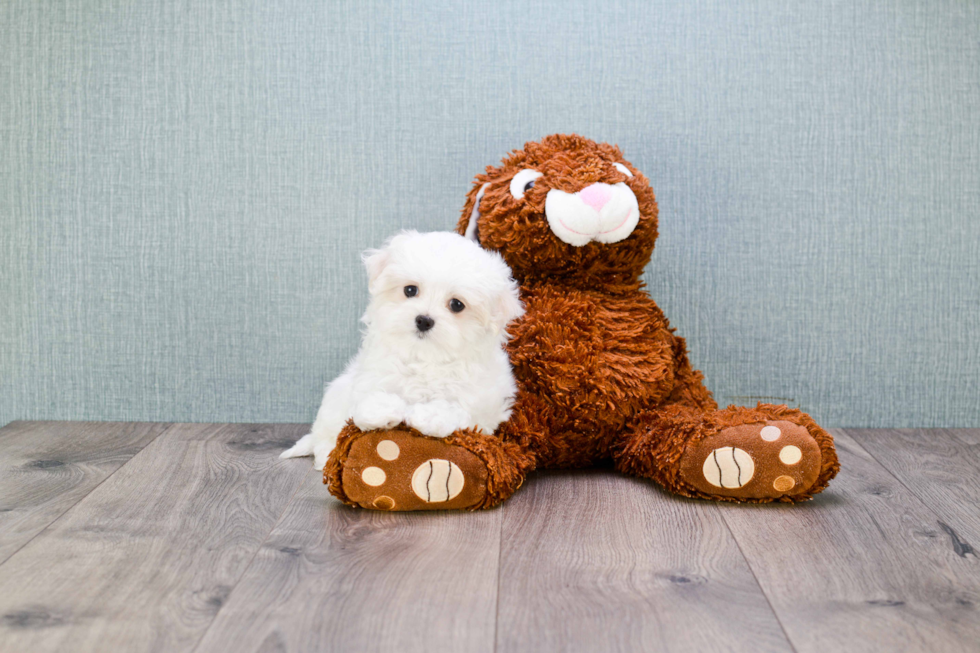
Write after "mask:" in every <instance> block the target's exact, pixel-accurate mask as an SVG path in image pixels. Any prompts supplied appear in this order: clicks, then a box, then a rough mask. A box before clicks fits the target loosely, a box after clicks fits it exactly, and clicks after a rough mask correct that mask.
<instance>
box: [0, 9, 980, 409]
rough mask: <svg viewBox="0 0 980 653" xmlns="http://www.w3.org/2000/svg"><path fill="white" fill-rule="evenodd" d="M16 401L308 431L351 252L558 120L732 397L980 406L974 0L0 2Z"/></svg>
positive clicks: (337, 360) (342, 315) (344, 345)
mask: <svg viewBox="0 0 980 653" xmlns="http://www.w3.org/2000/svg"><path fill="white" fill-rule="evenodd" d="M0 44H2V45H0V51H2V54H0V220H2V235H0V238H2V246H0V270H2V276H0V298H2V304H0V376H2V380H0V424H3V423H5V422H7V421H9V420H11V419H32V418H51V419H100V420H101V419H106V420H123V419H125V420H129V419H142V420H187V421H211V420H229V421H253V420H254V421H310V420H312V418H313V416H314V413H315V410H316V407H317V404H318V402H319V399H320V394H321V391H322V386H323V384H324V382H326V381H327V380H329V379H330V378H332V377H333V376H334V375H336V374H337V373H338V372H339V371H340V369H341V367H342V366H343V364H344V363H345V361H346V360H347V359H348V357H350V356H351V355H352V354H353V353H354V351H355V350H356V347H357V342H358V322H357V319H358V317H359V315H360V312H361V311H362V309H363V307H364V305H365V302H366V297H365V295H366V290H365V278H364V274H363V272H362V270H361V267H360V261H359V256H358V255H359V252H360V251H361V250H363V249H364V248H366V247H369V246H374V245H377V244H379V243H380V242H382V240H383V239H384V238H385V237H386V236H387V235H389V234H391V233H392V232H394V231H396V230H397V229H400V228H404V227H416V228H419V229H423V230H433V229H445V228H450V227H451V226H452V225H454V224H455V222H456V219H457V217H458V214H459V211H460V208H461V207H462V204H463V199H464V194H465V193H466V191H467V190H468V189H469V187H470V183H471V180H472V178H473V176H474V175H475V174H477V173H478V172H480V171H482V170H483V168H484V166H486V165H488V164H493V163H496V162H498V161H499V160H500V158H501V157H502V156H503V155H504V154H505V153H506V152H507V151H508V150H510V149H512V148H516V147H519V146H521V145H522V144H523V143H524V142H525V141H527V140H530V139H536V138H539V137H540V136H543V135H545V134H548V133H552V132H578V133H581V134H584V135H587V136H589V137H591V138H594V139H597V140H605V141H610V142H614V143H618V144H619V145H620V146H621V147H622V149H623V151H624V152H625V154H626V157H627V159H629V160H630V161H632V162H633V163H634V164H636V165H637V166H638V167H639V168H640V169H641V170H643V171H644V172H645V173H646V174H647V175H648V176H649V177H650V179H651V180H652V182H653V185H654V189H655V191H656V193H657V197H658V200H659V203H660V215H661V234H662V235H661V238H660V241H659V243H658V246H657V250H656V252H655V253H654V259H653V263H652V264H651V266H650V268H649V270H648V271H647V274H646V279H647V282H648V284H649V288H650V290H651V293H652V295H653V296H654V298H655V299H656V300H657V301H658V302H660V304H661V305H662V306H663V308H664V310H665V311H666V313H667V315H668V316H669V317H670V319H671V321H672V323H673V324H674V326H676V327H678V328H679V330H680V332H681V333H682V334H683V335H684V336H686V337H687V338H688V342H689V343H690V348H691V352H692V359H693V361H694V363H695V365H696V366H698V367H700V368H701V369H702V370H704V372H705V373H706V375H707V379H708V385H709V387H710V388H711V389H712V390H713V391H714V392H715V395H716V397H717V398H718V400H719V402H720V403H754V402H755V401H756V399H757V398H763V399H768V400H773V401H776V402H785V403H789V404H791V405H796V406H799V407H802V408H804V409H805V410H807V411H810V412H811V413H812V414H813V415H814V417H816V418H817V419H818V420H820V421H821V422H822V423H823V424H824V425H826V426H839V425H852V426H911V425H917V426H977V425H980V219H978V213H980V211H978V207H980V3H976V2H969V1H966V0H942V1H937V0H920V1H915V2H913V1H910V0H895V1H894V2H879V1H877V0H860V1H859V2H809V1H801V2H789V3H788V2H786V1H785V0H779V1H772V2H762V1H753V2H729V1H727V0H702V1H700V2H692V3H686V2H670V1H657V2H651V1H650V0H635V1H612V2H602V3H598V2H595V3H592V2H578V1H571V2H570V1H568V0H554V1H552V2H542V3H533V2H524V1H510V0H509V1H507V2H482V3H476V2H473V3H470V2H446V1H443V0H439V1H433V0H429V1H427V2H417V3H402V2H395V3H392V2H388V1H387V0H385V1H365V0H349V1H344V2H332V1H327V2H321V1H318V0H294V1H270V0H255V1H251V2H245V1H233V2H224V1H220V2H190V1H179V0H145V1H138V0H128V1H121V0H116V1H95V0H92V1H85V2H81V1H76V2H55V1H52V0H7V1H5V2H3V3H0Z"/></svg>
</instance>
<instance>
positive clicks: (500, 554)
mask: <svg viewBox="0 0 980 653" xmlns="http://www.w3.org/2000/svg"><path fill="white" fill-rule="evenodd" d="M507 508H508V505H507V504H504V505H503V506H501V507H500V535H499V537H498V538H497V596H496V597H495V600H494V607H493V648H492V649H490V650H492V651H493V652H494V653H497V634H498V631H499V629H500V569H501V566H502V565H503V560H504V515H505V513H504V510H506V509H507Z"/></svg>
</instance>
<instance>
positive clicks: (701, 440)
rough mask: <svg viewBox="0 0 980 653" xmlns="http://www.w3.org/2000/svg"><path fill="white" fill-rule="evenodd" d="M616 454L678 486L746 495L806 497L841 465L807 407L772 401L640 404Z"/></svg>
mask: <svg viewBox="0 0 980 653" xmlns="http://www.w3.org/2000/svg"><path fill="white" fill-rule="evenodd" d="M615 461H616V466H617V468H618V469H619V470H620V471H623V472H625V473H628V474H632V475H636V476H643V477H647V478H651V479H653V480H655V481H657V482H658V483H660V484H661V485H663V486H664V487H665V488H667V489H668V490H670V491H672V492H676V493H678V494H683V495H685V496H690V497H700V498H705V499H718V500H727V501H751V502H769V501H789V502H795V501H803V500H806V499H809V498H811V497H812V496H813V495H814V494H816V493H818V492H820V491H821V490H823V489H824V488H826V487H827V484H828V483H829V482H830V480H831V479H832V478H833V477H834V476H835V475H836V474H837V470H838V469H839V468H840V465H839V464H838V462H837V452H836V451H835V449H834V440H833V437H831V436H830V434H828V433H827V432H826V431H824V430H823V429H822V428H820V427H819V426H818V425H817V424H816V422H814V421H813V419H811V418H810V416H809V415H807V414H806V413H803V412H801V411H799V410H795V409H792V408H788V407H786V406H775V405H771V404H759V405H758V406H757V407H756V408H743V407H736V406H729V407H728V408H725V409H722V410H709V411H701V410H699V409H697V408H694V407H691V406H690V405H682V404H673V405H668V406H664V407H661V408H658V409H656V410H651V411H648V412H645V413H643V414H641V415H640V416H639V417H638V419H637V420H635V422H634V424H633V425H632V427H631V428H630V429H628V430H627V432H626V433H624V436H623V442H622V444H621V445H620V447H619V448H618V450H617V452H616V456H615Z"/></svg>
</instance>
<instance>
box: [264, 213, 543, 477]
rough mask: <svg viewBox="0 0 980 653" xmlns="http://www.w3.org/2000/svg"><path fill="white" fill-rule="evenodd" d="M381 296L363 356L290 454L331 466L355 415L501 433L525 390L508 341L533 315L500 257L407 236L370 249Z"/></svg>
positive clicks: (382, 425) (362, 419) (363, 422)
mask: <svg viewBox="0 0 980 653" xmlns="http://www.w3.org/2000/svg"><path fill="white" fill-rule="evenodd" d="M363 258H364V264H365V266H366V267H367V273H368V291H369V292H370V294H371V300H370V303H369V304H368V307H367V311H366V312H365V313H364V316H363V317H362V318H361V321H362V322H363V323H364V325H365V327H366V328H365V330H364V334H363V341H362V343H361V350H360V351H359V352H358V353H357V355H356V356H355V357H354V358H353V360H351V362H350V363H349V364H348V365H347V368H346V369H345V370H344V372H343V374H341V375H340V376H339V377H337V378H336V379H334V381H333V382H331V383H330V384H329V385H328V386H327V390H326V392H325V393H324V395H323V402H322V403H321V404H320V410H319V411H317V415H316V421H315V422H314V423H313V428H312V430H311V432H310V433H309V434H307V435H305V436H303V437H302V438H301V439H300V440H299V442H297V443H296V445H295V446H294V447H292V448H291V449H289V450H287V451H284V452H283V453H282V455H281V458H294V457H298V456H308V455H310V454H311V453H312V454H313V456H314V465H315V467H316V468H317V469H323V465H324V463H325V462H326V460H327V456H328V455H329V454H330V451H331V450H332V449H333V447H334V445H335V444H336V442H337V435H338V434H339V433H340V430H341V429H342V428H343V427H344V425H345V424H346V423H347V421H348V420H349V419H353V420H354V424H355V425H357V427H358V428H359V429H361V430H362V431H369V430H372V429H387V428H392V427H395V426H397V425H399V424H403V423H404V424H407V425H408V426H411V427H412V428H415V429H418V430H419V431H421V432H422V433H424V434H425V435H431V436H436V437H440V438H443V437H446V436H448V435H450V434H451V433H452V432H453V431H456V430H457V429H463V428H473V429H479V430H481V431H483V432H485V433H487V434H491V433H493V432H494V431H495V430H496V429H497V426H498V425H499V424H500V423H501V422H503V421H505V420H506V419H507V418H508V417H509V416H510V412H511V407H512V405H513V402H514V395H515V394H516V393H517V386H516V384H515V382H514V376H513V372H512V370H511V366H510V361H509V360H508V358H507V353H506V351H504V344H505V343H506V341H507V332H506V330H505V329H506V326H507V324H508V323H509V322H510V321H511V320H513V319H515V318H517V317H520V316H521V315H522V314H523V312H524V309H523V307H522V306H521V302H520V299H519V295H518V287H517V283H516V282H515V281H514V280H513V278H512V277H511V272H510V268H508V267H507V264H506V263H504V260H503V259H502V258H501V257H500V255H499V254H497V253H496V252H488V251H486V250H484V249H481V248H480V246H479V245H477V244H476V243H474V242H473V241H471V240H469V239H467V238H464V237H463V236H460V235H458V234H454V233H449V232H435V233H424V234H423V233H418V232H416V231H403V232H402V233H400V234H398V235H396V236H394V237H393V238H391V239H390V240H389V241H388V242H387V243H385V245H384V247H382V248H381V249H377V250H368V251H367V252H365V253H364V257H363Z"/></svg>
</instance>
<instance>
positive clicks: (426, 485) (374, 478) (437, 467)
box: [341, 430, 487, 510]
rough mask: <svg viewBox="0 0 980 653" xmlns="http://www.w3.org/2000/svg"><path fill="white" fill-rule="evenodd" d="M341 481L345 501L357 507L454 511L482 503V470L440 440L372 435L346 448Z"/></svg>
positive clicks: (393, 432) (473, 457) (475, 459)
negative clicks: (346, 499)
mask: <svg viewBox="0 0 980 653" xmlns="http://www.w3.org/2000/svg"><path fill="white" fill-rule="evenodd" d="M341 479H342V483H343V489H344V492H345V493H346V494H347V497H348V498H349V499H350V500H351V501H353V502H354V503H356V504H357V505H359V506H361V507H362V508H369V509H374V510H446V509H455V510H459V509H466V508H471V507H475V506H476V505H477V504H479V503H480V502H481V501H482V500H483V499H484V497H485V495H486V487H487V468H486V465H485V464H484V463H483V461H482V460H480V459H479V458H478V457H477V456H476V455H475V454H473V453H472V452H470V451H468V450H467V449H464V448H463V447H460V446H458V445H454V444H451V443H450V442H447V441H446V440H444V439H440V438H430V437H419V436H416V435H413V434H411V433H409V432H408V431H400V430H390V431H374V432H368V433H365V434H364V435H362V436H361V437H359V438H358V439H357V440H356V441H355V442H354V443H353V444H352V445H351V448H350V453H349V454H348V456H347V460H346V461H345V462H344V465H343V470H342V472H341Z"/></svg>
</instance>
